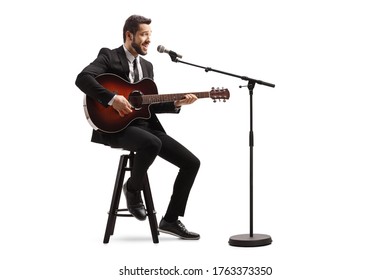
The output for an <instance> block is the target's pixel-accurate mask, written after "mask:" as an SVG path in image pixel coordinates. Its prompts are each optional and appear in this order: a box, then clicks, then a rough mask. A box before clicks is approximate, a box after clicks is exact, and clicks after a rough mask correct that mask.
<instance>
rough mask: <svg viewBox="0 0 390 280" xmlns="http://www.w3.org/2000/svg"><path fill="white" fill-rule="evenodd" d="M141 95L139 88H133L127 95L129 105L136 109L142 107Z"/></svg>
mask: <svg viewBox="0 0 390 280" xmlns="http://www.w3.org/2000/svg"><path fill="white" fill-rule="evenodd" d="M142 95H143V94H142V92H140V91H139V90H134V91H133V92H132V93H130V95H129V102H130V105H131V106H132V107H133V108H134V109H136V110H140V109H141V108H142Z"/></svg>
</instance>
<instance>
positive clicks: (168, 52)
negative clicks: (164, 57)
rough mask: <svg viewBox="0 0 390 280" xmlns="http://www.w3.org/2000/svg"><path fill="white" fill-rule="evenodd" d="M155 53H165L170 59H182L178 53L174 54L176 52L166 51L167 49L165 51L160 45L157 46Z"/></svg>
mask: <svg viewBox="0 0 390 280" xmlns="http://www.w3.org/2000/svg"><path fill="white" fill-rule="evenodd" d="M157 51H158V52H160V53H167V54H169V55H170V56H171V57H175V58H176V57H178V58H183V56H182V55H181V54H178V53H176V52H174V51H171V50H168V49H166V48H165V47H164V46H162V45H159V46H158V47H157Z"/></svg>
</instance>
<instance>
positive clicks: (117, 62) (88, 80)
mask: <svg viewBox="0 0 390 280" xmlns="http://www.w3.org/2000/svg"><path fill="white" fill-rule="evenodd" d="M140 64H141V67H142V73H143V77H144V78H150V79H153V78H154V73H153V64H152V63H150V62H149V61H147V60H146V59H144V58H143V57H140ZM104 73H112V74H116V75H118V76H120V77H122V78H123V79H125V80H127V81H130V79H129V73H130V69H129V63H128V61H127V58H126V54H125V51H124V49H123V46H120V47H119V48H116V49H113V50H111V49H108V48H102V49H101V50H100V51H99V54H98V56H97V58H96V59H95V60H94V61H93V62H91V63H90V64H89V65H88V66H87V67H85V68H84V69H83V70H82V71H81V73H80V74H79V75H78V76H77V78H76V85H77V86H78V87H79V88H80V89H81V91H83V92H84V93H85V94H87V95H88V96H90V97H92V98H93V99H95V100H97V101H98V102H100V103H101V104H103V105H104V106H109V105H108V102H110V100H111V99H112V98H113V97H114V93H112V92H110V91H109V90H107V89H105V88H104V87H102V86H101V85H100V84H99V83H98V82H97V81H96V79H95V77H96V76H98V75H100V74H104ZM150 111H151V117H150V119H149V120H148V123H149V126H150V127H151V128H153V129H157V130H160V131H164V128H163V127H162V125H161V124H160V122H159V120H158V118H157V116H156V113H178V112H179V110H178V109H177V108H176V107H175V105H174V104H173V102H169V103H159V104H153V105H151V106H150ZM132 125H137V122H134V123H132ZM119 133H120V132H119ZM113 136H114V135H113V134H110V135H107V134H106V133H104V132H101V131H97V130H94V131H93V133H92V139H91V141H92V142H96V143H101V144H105V145H109V144H108V142H109V140H108V139H109V137H113Z"/></svg>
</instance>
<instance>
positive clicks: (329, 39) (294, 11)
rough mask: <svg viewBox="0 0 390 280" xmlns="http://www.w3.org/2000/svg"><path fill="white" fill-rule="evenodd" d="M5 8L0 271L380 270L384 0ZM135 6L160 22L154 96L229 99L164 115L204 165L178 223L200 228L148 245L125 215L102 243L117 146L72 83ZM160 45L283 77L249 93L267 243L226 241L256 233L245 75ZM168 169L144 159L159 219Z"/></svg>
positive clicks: (291, 274) (102, 275) (115, 40)
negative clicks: (96, 136) (188, 237)
mask: <svg viewBox="0 0 390 280" xmlns="http://www.w3.org/2000/svg"><path fill="white" fill-rule="evenodd" d="M5 3H6V2H4V1H3V2H2V4H1V5H0V6H1V7H0V31H1V38H2V40H1V41H2V43H1V52H0V53H1V85H2V87H1V96H2V108H1V110H0V112H1V127H2V133H1V135H2V136H1V146H0V147H1V189H0V192H1V193H0V213H1V231H0V235H1V237H0V242H1V250H0V251H1V253H0V254H1V259H2V261H1V269H0V275H1V278H2V279H29V278H31V279H32V278H34V279H112V280H113V279H124V276H119V273H118V271H119V269H120V268H123V267H124V266H125V265H126V266H127V267H129V268H136V267H144V268H156V267H157V268H158V267H160V266H162V267H164V268H172V267H173V266H174V265H177V266H178V267H180V268H203V269H205V270H206V269H208V270H209V274H208V276H203V277H193V278H194V279H195V278H199V279H202V278H203V279H210V278H222V277H221V276H220V277H216V276H212V275H211V272H212V268H213V267H214V266H271V267H272V269H273V275H272V276H270V277H268V278H270V279H388V277H389V275H390V273H389V271H388V268H387V265H388V259H389V249H390V246H389V245H390V244H389V234H390V230H389V227H388V213H389V210H390V209H389V204H388V197H389V196H388V190H387V189H388V188H389V186H390V185H389V183H390V179H389V172H388V171H389V166H390V162H389V158H390V157H389V156H390V149H389V142H390V133H389V120H390V113H389V103H390V97H389V93H390V86H389V79H388V77H389V65H390V54H389V49H390V43H389V26H390V19H389V17H388V14H389V10H388V4H386V1H379V0H374V1H345V0H341V1H340V0H338V1H333V0H331V1H329V0H328V1H303V0H299V1H285V0H279V1H249V0H241V1H203V0H198V1H111V2H109V1H98V0H94V1H63V2H57V1H43V0H40V1H12V4H5ZM9 3H11V2H9ZM255 3H256V4H255ZM254 5H255V6H254ZM131 14H142V15H144V16H147V17H151V18H152V20H153V22H152V29H153V37H152V45H151V46H150V50H149V54H148V55H147V57H146V58H147V59H149V60H150V61H152V62H153V64H154V66H155V78H156V79H155V82H156V84H157V85H158V88H159V92H160V93H176V92H189V91H205V90H209V89H210V88H211V87H213V86H214V87H225V88H228V89H229V90H230V93H231V98H230V100H229V101H228V102H226V103H222V102H221V103H216V104H214V103H213V102H211V100H205V99H202V100H199V101H198V102H197V103H195V104H194V105H192V106H188V107H185V108H183V110H182V112H181V113H180V115H161V116H160V120H161V121H162V123H163V124H164V127H165V129H166V131H167V132H168V133H169V134H171V135H172V136H174V137H175V138H176V139H178V140H179V141H180V142H182V143H183V144H184V145H186V146H187V147H189V148H190V149H191V150H192V151H193V152H194V153H195V154H196V155H197V156H198V157H199V158H200V159H201V161H202V166H201V170H200V172H199V175H198V178H197V181H196V184H195V185H194V188H193V192H192V194H191V197H190V200H189V203H188V208H187V212H186V216H185V217H184V218H183V220H182V221H183V223H184V224H185V225H186V226H187V227H188V228H189V229H190V230H193V231H196V232H199V233H200V234H201V239H200V240H199V241H195V242H188V241H181V240H178V239H176V238H174V237H170V236H166V235H161V236H160V243H159V244H158V245H156V244H153V243H152V241H151V237H150V231H149V226H148V224H147V222H144V223H142V222H139V221H136V220H134V219H126V218H125V219H123V218H122V219H118V222H117V227H116V232H115V235H114V236H113V237H112V238H111V241H110V243H109V244H108V245H103V243H102V240H103V234H104V229H105V225H106V219H107V214H106V211H107V210H108V207H109V203H110V200H111V193H112V187H113V184H114V178H115V174H116V169H117V164H118V159H119V155H120V154H121V153H122V152H121V151H119V150H112V149H110V148H107V147H104V146H100V145H97V144H93V143H90V142H89V140H90V134H91V129H90V127H89V125H88V124H87V121H86V120H85V117H84V113H83V109H82V99H83V94H82V93H81V92H80V91H79V89H78V88H77V87H76V86H75V85H74V81H75V78H76V75H77V74H78V73H79V72H80V71H81V70H82V68H83V67H84V66H86V65H87V64H88V63H90V62H91V61H92V60H93V59H94V58H95V57H96V55H97V53H98V51H99V49H100V48H101V47H109V48H116V47H118V46H120V45H121V44H122V27H123V23H124V21H125V19H126V18H127V17H128V16H129V15H131ZM160 44H162V45H164V46H166V47H167V48H169V49H173V50H175V51H177V52H179V53H180V54H182V55H183V61H188V62H191V63H195V64H199V65H202V66H208V67H212V68H214V69H218V70H223V71H227V72H232V73H236V74H239V75H245V76H249V77H253V78H257V79H260V80H264V81H266V82H270V83H274V84H276V87H275V88H268V87H263V86H259V85H257V86H256V87H255V90H254V110H255V112H254V131H255V147H254V157H255V177H254V178H255V179H254V181H255V182H254V187H255V196H254V202H255V209H254V217H255V219H254V232H255V233H264V234H270V235H271V237H272V238H273V240H274V242H273V244H272V245H270V246H267V247H258V248H237V247H231V246H229V245H228V243H227V242H228V239H229V237H230V236H232V235H235V234H244V233H248V232H249V193H248V190H249V145H248V131H249V112H248V109H249V95H248V92H247V89H245V88H241V89H240V88H239V85H242V84H245V82H243V81H241V80H240V79H236V78H233V77H228V76H224V75H221V74H218V73H214V72H209V73H205V72H204V71H203V70H202V69H198V68H194V67H191V66H187V65H184V64H180V63H172V62H171V61H170V58H169V56H168V55H167V54H160V53H158V52H157V51H156V48H157V46H158V45H160ZM176 173H177V169H176V167H174V166H172V165H170V164H168V163H166V162H165V161H162V160H161V159H157V160H156V162H155V163H154V165H153V166H152V167H151V169H150V172H149V174H150V178H151V185H152V189H153V194H154V200H155V205H156V208H157V212H158V213H157V214H158V219H160V218H161V216H162V215H163V214H164V212H165V209H166V206H167V203H168V200H169V195H170V193H171V186H172V183H173V180H174V178H175V175H176ZM127 277H128V278H129V279H130V276H127ZM127 277H126V278H127ZM149 278H152V279H157V278H158V279H160V278H161V277H148V279H149ZM171 278H172V279H173V278H174V277H170V279H171ZM178 278H180V277H178ZM223 278H225V277H223ZM240 278H248V279H254V278H255V277H254V276H251V277H250V276H246V277H240ZM240 278H239V277H237V276H236V277H232V276H230V277H229V278H228V279H240ZM264 278H266V277H264ZM131 279H138V278H137V277H134V276H132V277H131ZM139 279H141V277H139ZM145 279H146V278H145ZM167 279H168V278H167Z"/></svg>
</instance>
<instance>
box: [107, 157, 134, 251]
mask: <svg viewBox="0 0 390 280" xmlns="http://www.w3.org/2000/svg"><path fill="white" fill-rule="evenodd" d="M128 158H129V156H128V155H122V156H121V158H120V160H119V166H118V172H117V175H116V180H115V186H114V192H113V194H112V200H111V206H110V211H109V213H108V220H107V226H106V232H105V234H104V239H103V243H105V244H106V243H108V242H109V241H110V236H111V235H113V234H114V228H115V222H116V214H117V210H118V207H119V202H120V198H121V191H122V186H123V180H124V178H125V171H126V166H127V161H128Z"/></svg>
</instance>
